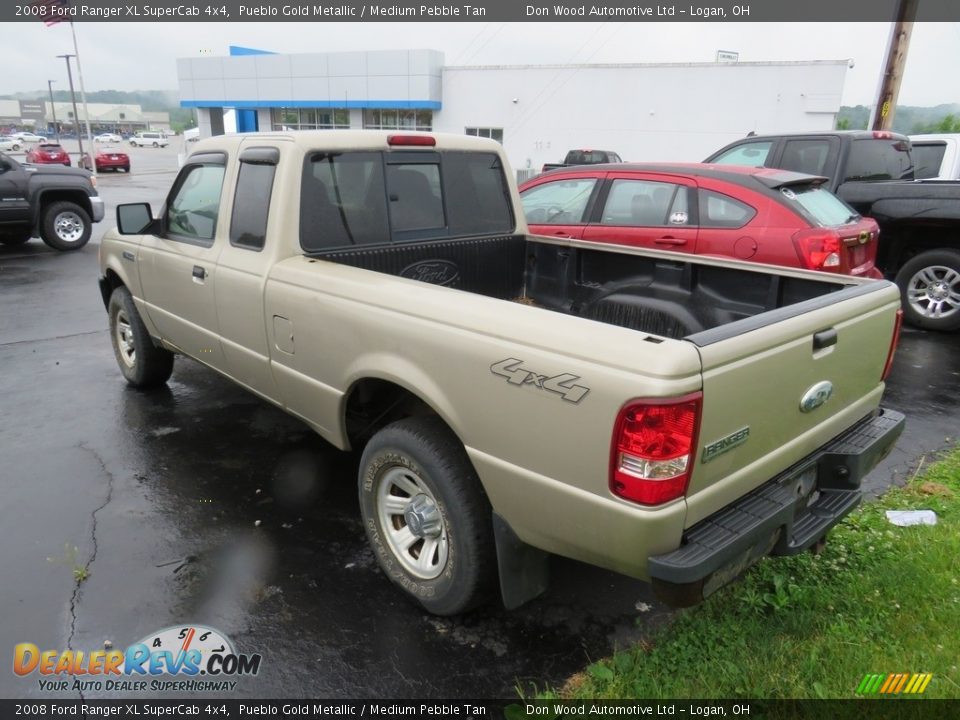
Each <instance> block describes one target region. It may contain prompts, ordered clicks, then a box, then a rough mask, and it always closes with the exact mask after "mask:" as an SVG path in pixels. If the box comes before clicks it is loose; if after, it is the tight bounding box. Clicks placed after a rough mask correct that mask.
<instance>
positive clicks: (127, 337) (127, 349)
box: [114, 308, 137, 368]
mask: <svg viewBox="0 0 960 720" xmlns="http://www.w3.org/2000/svg"><path fill="white" fill-rule="evenodd" d="M114 333H115V334H116V338H117V350H119V352H120V359H121V360H122V361H123V364H124V365H126V366H127V367H128V368H132V367H134V366H135V365H136V364H137V346H136V345H135V344H134V342H133V328H131V327H130V319H129V318H128V317H127V311H126V310H123V309H122V308H121V309H120V311H119V312H117V323H116V329H115V330H114Z"/></svg>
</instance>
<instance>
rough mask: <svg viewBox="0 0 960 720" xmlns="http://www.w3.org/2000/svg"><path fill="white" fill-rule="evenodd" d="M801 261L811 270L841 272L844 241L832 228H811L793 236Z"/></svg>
mask: <svg viewBox="0 0 960 720" xmlns="http://www.w3.org/2000/svg"><path fill="white" fill-rule="evenodd" d="M793 243H794V245H796V246H797V254H798V255H799V256H800V262H801V263H803V266H804V267H806V268H808V269H809V270H826V271H827V272H840V271H841V270H840V268H841V265H842V264H843V243H842V242H841V240H840V236H839V235H837V234H836V233H835V232H833V231H832V230H824V229H823V228H810V229H808V230H801V231H800V232H798V233H795V234H794V236H793Z"/></svg>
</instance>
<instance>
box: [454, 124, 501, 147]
mask: <svg viewBox="0 0 960 720" xmlns="http://www.w3.org/2000/svg"><path fill="white" fill-rule="evenodd" d="M464 132H466V134H467V135H473V136H474V137H485V138H490V139H491V140H496V141H497V142H498V143H500V144H501V145H502V144H503V128H482V127H468V128H465V130H464Z"/></svg>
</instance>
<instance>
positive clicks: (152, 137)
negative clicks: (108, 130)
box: [130, 132, 170, 147]
mask: <svg viewBox="0 0 960 720" xmlns="http://www.w3.org/2000/svg"><path fill="white" fill-rule="evenodd" d="M130 144H131V145H132V146H133V147H147V146H149V147H166V146H167V145H169V144H170V141H169V140H167V136H166V135H164V134H163V133H160V132H138V133H137V134H136V135H134V136H133V137H132V138H130Z"/></svg>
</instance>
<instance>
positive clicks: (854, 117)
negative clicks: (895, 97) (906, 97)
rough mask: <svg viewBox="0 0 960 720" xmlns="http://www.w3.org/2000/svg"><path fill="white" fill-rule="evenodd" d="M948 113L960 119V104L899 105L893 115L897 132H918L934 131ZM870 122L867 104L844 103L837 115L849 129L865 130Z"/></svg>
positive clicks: (839, 121) (838, 120)
mask: <svg viewBox="0 0 960 720" xmlns="http://www.w3.org/2000/svg"><path fill="white" fill-rule="evenodd" d="M948 115H952V116H953V117H954V118H957V119H958V120H960V104H957V103H953V104H949V105H937V106H935V107H915V106H911V105H898V106H897V110H896V113H895V114H894V116H893V129H894V131H895V132H901V133H906V134H908V135H909V134H916V133H923V132H932V130H933V126H935V125H937V124H938V123H940V122H941V121H943V119H944V118H946V117H947V116H948ZM869 122H870V108H869V107H867V106H865V105H857V106H855V107H850V106H848V105H843V106H841V108H840V112H839V114H838V115H837V127H845V128H847V129H849V130H865V129H866V127H867V124H868V123H869Z"/></svg>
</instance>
